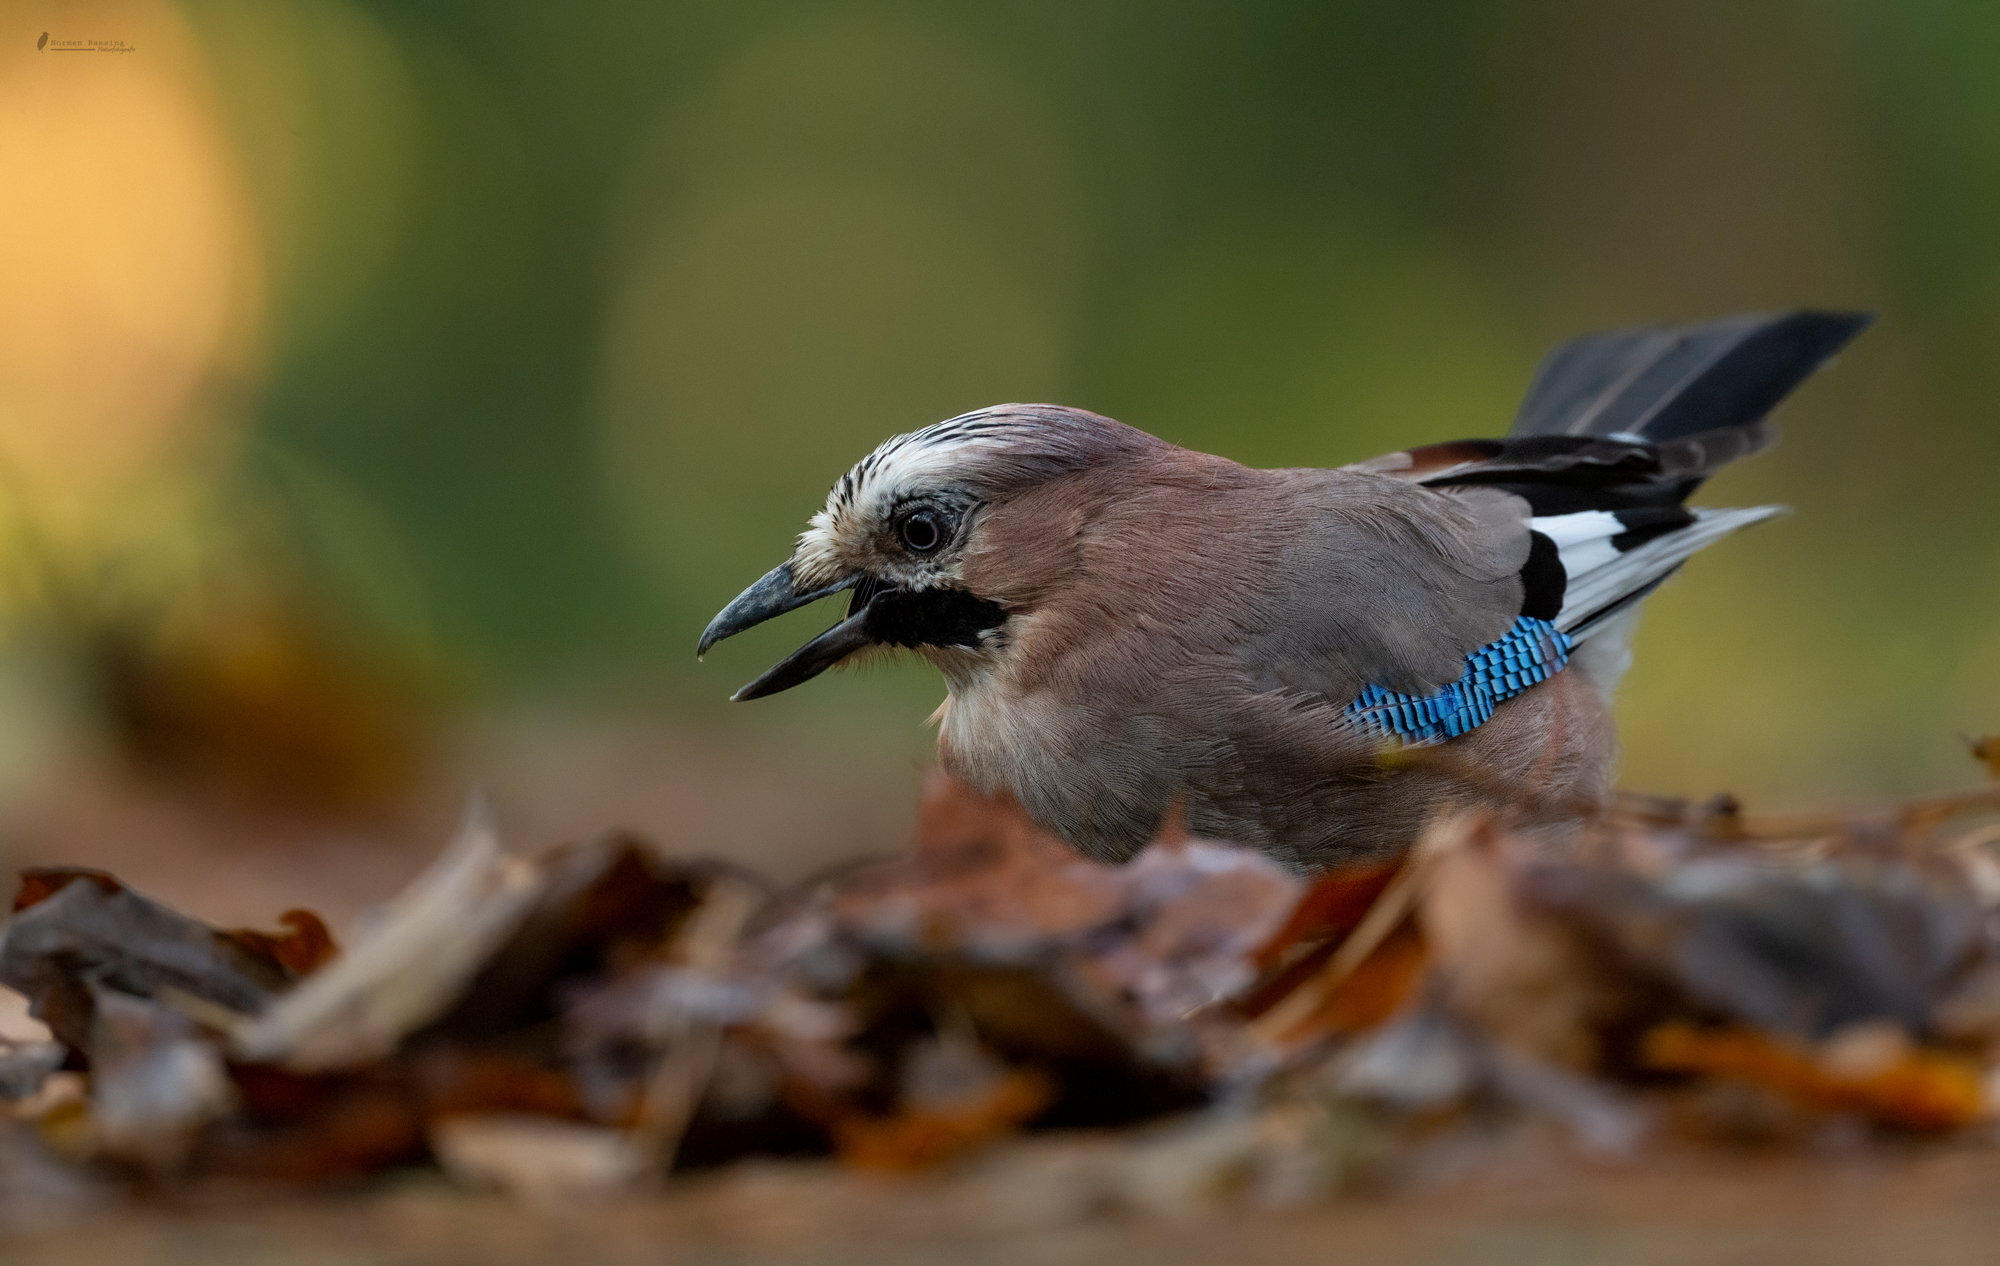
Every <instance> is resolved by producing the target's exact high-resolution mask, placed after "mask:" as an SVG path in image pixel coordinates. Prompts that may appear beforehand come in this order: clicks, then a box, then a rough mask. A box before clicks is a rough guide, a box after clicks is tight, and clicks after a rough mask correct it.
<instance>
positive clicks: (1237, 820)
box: [699, 312, 1870, 872]
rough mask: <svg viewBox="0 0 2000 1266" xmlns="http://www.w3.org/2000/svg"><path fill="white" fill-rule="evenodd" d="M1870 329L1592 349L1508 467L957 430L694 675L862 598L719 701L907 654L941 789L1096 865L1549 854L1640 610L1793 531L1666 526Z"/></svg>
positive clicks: (1720, 522) (1093, 427) (851, 505)
mask: <svg viewBox="0 0 2000 1266" xmlns="http://www.w3.org/2000/svg"><path fill="white" fill-rule="evenodd" d="M1869 319H1870V318H1869V317H1867V316H1866V315H1860V314H1850V313H1831V312H1792V313H1785V314H1780V315H1775V316H1744V317H1732V318H1728V319H1724V320H1719V321H1713V322H1709V323H1707V324H1703V325H1696V326H1689V327H1682V328H1658V329H1641V330H1629V331H1621V332H1617V333H1610V334H1599V335H1594V336H1591V337H1587V338H1581V339H1578V340H1575V341H1573V342H1571V343H1568V344H1565V345H1564V346H1562V347H1560V348H1558V349H1557V350H1556V351H1555V352H1554V353H1553V354H1552V355H1550V356H1549V358H1548V359H1547V360H1545V361H1544V362H1543V364H1542V366H1541V369H1540V371H1539V372H1538V373H1537V375H1536V377H1535V379H1534V382H1533V384H1532V385H1531V386H1530V388H1529V391H1528V396H1527V400H1526V401H1525V402H1524V403H1523V404H1522V406H1521V411H1520V414H1519V416H1518V417H1517V418H1516V419H1515V422H1514V425H1513V428H1512V431H1511V432H1510V434H1509V435H1508V437H1507V438H1506V439H1477V440H1461V441H1458V442H1454V443H1447V444H1434V445H1431V446H1429V447H1425V448H1414V449H1409V450H1407V451H1404V452H1398V453H1390V454H1388V455H1386V456H1383V457H1377V458H1375V459H1373V460H1371V461H1365V462H1359V463H1357V464H1355V465H1352V466H1343V467H1340V468H1338V469H1333V470H1322V469H1286V470H1253V469H1250V468H1248V467H1244V466H1240V465H1238V464H1237V463H1235V462H1232V461H1229V460H1227V459H1225V458H1221V457H1213V456H1210V455H1208V454H1206V453H1198V452H1193V451H1190V450H1188V449H1184V448H1179V447H1176V446H1175V445H1173V444H1169V443H1167V442H1166V441H1164V440H1160V439H1156V438H1154V437H1153V436H1151V435H1148V434H1146V433H1145V432H1143V431H1139V430H1135V429H1134V428H1132V427H1129V426H1125V425H1123V424H1122V423H1118V422H1114V421H1112V420H1111V419H1109V418H1104V417H1099V416H1098V415H1096V414H1094V413H1087V412H1085V411H1083V410H1081V409H1071V408H1063V407H1060V406H1055V405H1032V404H1005V405H997V406H995V407H993V408H990V409H981V410H979V411H978V412H976V413H967V414H964V415H962V416H960V417H955V418H951V419H949V420H947V421H944V422H939V423H937V424H936V425H934V426H929V427H926V428H924V429H923V430H920V431H915V432H912V433H910V434H908V435H899V436H896V437H895V438H893V439H890V440H888V441H886V442H885V443H883V444H882V445H881V447H879V448H877V449H876V450H875V451H874V452H872V453H870V454H869V455H868V456H866V457H864V458H862V459H861V461H860V462H859V463H858V464H856V465H855V466H854V468H853V469H852V470H850V471H848V472H847V473H846V474H845V475H843V476H842V477H841V479H840V481H839V482H838V483H837V484H835V485H834V488H833V491H832V492H831V494H829V496H828V497H827V502H826V508H825V509H824V510H822V511H820V512H819V513H818V514H816V515H814V516H813V517H812V520H811V521H810V523H809V524H808V526H807V528H806V530H805V532H804V533H803V534H802V535H801V536H800V537H799V541H798V547H797V549H796V551H795V552H794V553H793V554H792V557H791V558H790V560H788V561H787V562H785V563H783V564H781V565H780V566H778V567H777V568H775V569H774V570H772V571H771V572H770V573H769V574H768V575H766V576H765V577H764V578H763V579H762V580H759V581H758V582H757V583H756V584H754V585H752V586H750V588H748V589H746V590H745V591H744V592H743V593H742V595H741V596H739V597H738V598H737V599H736V600H735V601H733V602H731V603H730V604H729V605H728V606H727V607H725V608H724V609H723V611H722V612H721V614H719V615H717V616H716V617H715V620H714V621H713V622H712V623H711V624H710V625H709V626H708V628H707V630H706V631H705V632H703V634H702V635H701V642H700V647H699V653H703V654H705V653H706V652H707V651H708V649H709V648H710V647H711V646H713V645H714V644H715V643H716V642H717V641H720V640H721V639H723V638H726V637H729V636H731V635H732V634H735V633H739V632H741V631H743V630H744V629H747V628H749V627H751V626H752V625H755V624H758V623H760V622H762V621H765V620H768V619H770V618H772V617H773V616H776V615H778V614H780V613H782V612H786V611H790V610H792V609H794V608H796V607H799V606H803V605H804V604H806V603H809V602H813V601H815V600H817V599H819V598H823V597H826V596H828V595H830V594H835V593H839V592H841V591H844V590H852V591H853V594H852V598H851V600H850V601H849V604H848V608H847V616H846V618H845V619H843V620H842V621H841V622H840V623H838V624H836V625H835V626H834V627H833V628H831V629H829V630H827V631H826V632H825V633H823V634H821V635H820V636H819V637H817V638H814V639H813V640H812V641H811V642H809V643H807V644H806V645H805V646H803V647H801V648H800V649H799V650H798V651H797V652H795V653H794V654H792V655H791V656H789V657H788V658H786V659H785V660H784V661H783V662H781V663H779V664H778V665H777V666H776V667H774V668H772V669H771V670H770V671H769V672H767V673H765V674H764V675H763V676H761V677H759V678H757V679H756V680H755V681H753V682H751V683H750V684H749V685H747V686H745V687H743V688H742V689H741V690H739V691H737V692H736V695H735V696H734V697H735V698H737V699H756V698H759V697H762V696H764V695H768V694H773V693H776V692H777V691H780V690H786V689H789V688H791V687H792V686H796V685H798V684H799V683H801V682H804V681H806V680H808V679H809V678H811V677H814V676H816V675H817V674H819V673H821V672H823V671H825V670H826V669H828V668H830V667H832V666H833V665H834V664H836V663H839V662H841V661H842V660H845V659H847V658H849V657H850V656H854V655H856V654H857V653H860V652H864V651H869V650H871V649H874V648H882V647H901V648H907V649H910V650H914V651H916V652H917V653H918V654H920V655H922V656H923V657H924V658H926V659H928V660H929V661H930V662H931V663H933V664H935V665H936V666H937V667H938V669H939V670H940V671H941V672H942V673H943V675H944V679H945V682H946V684H947V686H948V695H947V697H946V699H945V702H944V704H943V705H942V707H941V708H940V709H939V716H940V718H941V721H942V726H941V731H940V735H939V749H940V754H941V760H942V763H943V765H944V767H945V769H946V770H947V771H949V772H950V773H952V774H954V775H955V776H957V777H959V778H961V779H963V780H965V781H967V782H969V783H970V784H972V785H973V786H975V787H978V788H980V789H982V790H985V791H989V792H1001V791H1004V792H1010V793H1012V794H1013V795H1014V796H1015V797H1017V798H1018V799H1019V801H1020V803H1021V804H1022V805H1023V806H1024V807H1025V808H1026V809H1027V811H1028V813H1029V814H1030V816H1032V817H1033V818H1034V819H1035V821H1036V822H1038V823H1040V824H1041V825H1042V826H1043V827H1045V828H1046V829H1048V830H1049V831H1050V832H1052V833H1054V834H1055V835H1057V836H1059V837H1060V838H1062V839H1064V840H1066V841H1068V842H1069V843H1070V844H1071V845H1072V846H1073V847H1075V848H1076V849H1077V850H1078V851H1079V852H1081V853H1083V854H1085V855H1086V856H1089V857H1092V858H1097V859H1100V860H1103V861H1112V862H1116V861H1122V860H1124V859H1126V858H1129V857H1131V856H1132V855H1133V854H1134V853H1135V852H1137V851H1138V850H1139V849H1140V848H1142V847H1143V846H1144V845H1145V844H1146V843H1147V841H1149V840H1151V839H1152V838H1154V836H1155V834H1156V833H1157V832H1158V831H1159V830H1160V828H1161V825H1162V822H1163V820H1164V819H1165V818H1166V817H1167V816H1168V814H1169V813H1170V812H1173V811H1175V810H1178V812H1179V813H1180V814H1181V815H1182V817H1183V820H1184V822H1185V825H1186V828H1187V829H1188V830H1190V831H1192V832H1194V833H1196V834H1198V835H1203V836H1207V837H1210V838H1215V839H1223V840H1231V841H1235V842H1237V843H1239V844H1243V845H1246V846H1250V847H1254V848H1257V849H1261V850H1263V851H1264V852H1265V853H1267V854H1269V855H1270V856H1272V857H1273V858H1274V859H1276V860H1278V861H1279V862H1281V863H1282V864H1284V865H1286V866H1289V867H1291V868H1293V869H1296V870H1299V871H1301V872H1313V871H1319V870H1324V869H1328V868H1331V867H1337V866H1344V865H1350V864H1355V863H1362V862H1369V861H1375V860H1380V859H1383V858H1385V857H1389V856H1393V855H1394V854H1396V853H1397V852H1399V851H1400V850H1402V849H1404V848H1405V847H1407V846H1408V845H1409V844H1410V843H1411V842H1413V841H1414V840H1415V839H1416V837H1417V835H1418V834H1419V832H1420V831H1421V829H1422V827H1423V824H1424V822H1425V821H1426V819H1428V818H1429V817H1430V815H1432V814H1433V813H1435V812H1437V811H1438V810H1439V809H1441V808H1443V807H1445V806H1448V805H1453V804H1467V803H1481V802H1484V803H1495V804H1498V803H1506V804H1509V805H1511V806H1513V810H1514V811H1515V812H1516V813H1517V814H1519V815H1522V817H1523V818H1524V819H1525V821H1526V822H1527V824H1528V825H1529V826H1531V827H1533V826H1539V827H1542V828H1545V829H1546V830H1549V831H1554V832H1557V833H1560V832H1562V831H1563V830H1565V829H1573V828H1575V827H1577V826H1580V824H1582V823H1583V822H1585V821H1587V820H1588V819H1589V817H1590V816H1591V815H1592V814H1593V813H1594V812H1596V811H1597V810H1599V809H1600V808H1601V807H1602V806H1603V805H1604V804H1605V803H1606V801H1607V799H1608V797H1609V794H1610V787H1611V779H1612V775H1613V771H1614V766H1615V763H1616V760H1617V740H1616V736H1615V732H1614V729H1613V726H1612V722H1611V719H1610V696H1611V692H1612V689H1613V687H1614V686H1615V685H1616V683H1617V681H1618V678H1619V676H1620V675H1621V674H1622V673H1623V672H1624V670H1625V668H1626V666H1627V664H1628V663H1629V662H1630V653H1629V651H1628V649H1627V646H1628V639H1629V635H1630V632H1631V628H1632V623H1633V619H1634V617H1635V616H1636V614H1637V612H1638V608H1639V604H1640V602H1641V601H1642V600H1643V599H1644V598H1645V597H1646V596H1647V595H1648V594H1650V593H1651V592H1652V591H1653V590H1654V589H1656V588H1657V587H1658V586H1659V585H1660V584H1661V582H1662V581H1664V580H1666V579H1667V577H1669V576H1670V575H1672V574H1673V573H1674V572H1675V570H1677V569H1678V568H1679V567H1680V566H1681V564H1682V563H1684V562H1685V561H1687V559H1688V557H1689V556H1690V555H1692V554H1693V553H1694V552H1695V551H1696V550H1698V549H1701V548H1702V547H1703V546H1706V545H1709V544H1711V543H1712V542H1714V541H1717V540H1719V539H1721V538H1722V537H1723V536H1726V535H1728V534H1729V533H1731V532H1734V531H1735V530H1737V529H1738V528H1741V527H1744V526H1746V525H1748V524H1751V523H1755V522H1758V521H1759V520H1762V519H1766V518H1769V517H1771V516H1772V515H1774V514H1777V513H1780V512H1781V510H1782V509H1783V507H1781V506H1757V507H1753V508H1749V509H1707V508H1696V507H1688V506H1686V505H1684V504H1683V503H1684V502H1685V501H1686V499H1687V497H1688V496H1689V494H1691V493H1692V492H1694V491H1695V489H1696V488H1698V487H1699V486H1700V485H1701V483H1702V481H1703V480H1704V479H1706V478H1707V477H1708V476H1709V475H1711V474H1712V473H1714V472H1715V471H1716V470H1717V469H1719V468H1720V467H1721V466H1723V465H1724V464H1726V463H1728V462H1730V461H1733V460H1735V459H1736V458H1739V457H1743V456H1746V455H1747V454H1750V453H1754V452H1756V451H1758V450H1759V449H1761V448H1764V447H1766V446H1767V445H1768V444H1769V443H1770V442H1771V440H1772V438H1773V436H1772V433H1771V431H1770V430H1769V428H1768V426H1767V424H1766V423H1765V421H1764V418H1765V415H1766V414H1768V413H1769V412H1770V411H1771V409H1772V408H1773V407H1774V406H1775V405H1776V404H1777V403H1778V401H1779V400H1781V399H1782V398H1783V397H1784V396H1785V395H1786V394H1787V393H1789V392H1790V391H1791V390H1792V388H1793V387H1795V386H1797V385H1798V384H1799V383H1800V382H1801V381H1802V380H1803V379H1804V378H1805V377H1806V376H1807V375H1808V374H1810V373H1812V372H1813V371H1814V370H1815V369H1817V368H1819V367H1820V365H1822V364H1823V363H1824V362H1826V361H1827V360H1828V359H1829V358H1830V357H1831V356H1833V354H1834V353H1835V352H1837V351H1838V350H1840V348H1841V347H1843V346H1844V345H1845V344H1846V343H1847V342H1848V341H1849V340H1850V339H1852V338H1853V337H1854V336H1855V335H1856V334H1858V333H1860V331H1861V330H1862V329H1863V328H1864V327H1865V326H1866V325H1867V324H1868V321H1869ZM1408 749H1418V750H1414V751H1413V750H1408ZM1429 749H1436V750H1429Z"/></svg>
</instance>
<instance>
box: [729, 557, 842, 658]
mask: <svg viewBox="0 0 2000 1266" xmlns="http://www.w3.org/2000/svg"><path fill="white" fill-rule="evenodd" d="M860 580H861V577H859V576H850V577H848V578H847V579H846V580H842V581H839V582H837V583H835V584H831V585H826V586H824V587H822V588H819V589H815V590H813V591H812V592H810V593H800V592H799V591H798V590H797V589H794V588H793V587H792V565H791V564H790V563H780V564H779V565H778V566H776V567H773V568H772V569H771V570H770V571H768V572H766V573H764V578H763V579H762V580H760V581H758V582H757V583H756V584H754V585H752V586H750V587H749V588H748V589H745V590H744V591H743V592H742V593H739V594H737V595H736V599H735V601H733V602H731V603H730V604H729V605H728V606H726V607H724V608H722V610H721V611H720V612H718V613H717V614H716V617H715V618H714V619H713V620H710V621H709V622H708V627H707V628H705V629H703V630H702V631H701V641H700V642H698V643H696V644H695V648H694V657H695V658H696V659H700V658H701V657H702V656H704V655H706V654H708V648H709V647H711V646H713V645H715V644H716V643H717V642H720V641H721V640H722V639H723V638H725V637H735V636H736V635H737V634H738V633H741V632H742V631H743V630H745V629H752V628H756V627H757V626H758V625H760V624H762V623H763V622H764V621H766V620H769V619H773V618H775V617H777V616H781V615H783V614H784V613H785V612H787V611H796V610H798V609H799V608H800V607H802V606H804V605H806V604H807V603H808V602H818V601H819V600H820V599H821V598H824V597H826V596H827V595H828V594H830V593H839V592H840V591H841V590H843V589H852V588H854V586H855V585H856V584H858V583H859V582H860Z"/></svg>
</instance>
